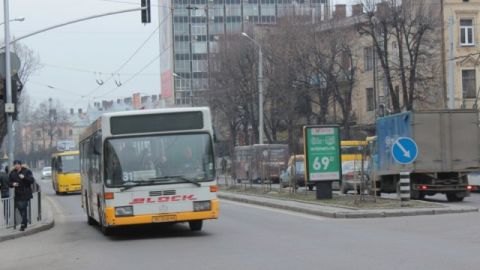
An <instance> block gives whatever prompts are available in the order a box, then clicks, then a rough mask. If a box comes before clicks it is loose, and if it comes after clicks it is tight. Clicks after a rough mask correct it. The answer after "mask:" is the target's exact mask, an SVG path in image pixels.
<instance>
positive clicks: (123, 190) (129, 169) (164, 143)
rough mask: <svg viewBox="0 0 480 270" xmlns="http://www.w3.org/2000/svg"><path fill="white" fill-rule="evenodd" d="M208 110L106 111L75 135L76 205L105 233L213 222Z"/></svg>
mask: <svg viewBox="0 0 480 270" xmlns="http://www.w3.org/2000/svg"><path fill="white" fill-rule="evenodd" d="M214 160H215V159H214V156H213V128H212V121H211V116H210V110H209V109H208V108H172V109H155V110H140V111H128V112H118V113H105V114H103V115H102V116H101V117H99V118H98V119H97V120H96V121H95V122H94V123H93V124H92V125H91V126H90V127H88V128H87V129H86V130H85V132H84V133H83V134H82V135H81V137H80V164H81V178H82V207H83V208H84V210H85V212H86V214H87V217H88V223H89V224H91V225H92V224H95V223H98V224H99V225H100V227H101V229H102V232H103V233H104V234H109V233H110V232H111V231H112V229H114V228H116V227H122V226H127V225H136V224H151V223H175V222H188V223H189V226H190V229H191V230H192V231H199V230H201V229H202V225H203V220H207V219H216V218H218V213H219V212H218V211H219V210H218V200H217V194H216V192H217V186H216V181H215V166H214Z"/></svg>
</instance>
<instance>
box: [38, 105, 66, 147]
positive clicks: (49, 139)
mask: <svg viewBox="0 0 480 270" xmlns="http://www.w3.org/2000/svg"><path fill="white" fill-rule="evenodd" d="M32 120H33V122H34V125H33V127H34V128H35V129H38V130H41V133H40V134H41V137H42V140H43V149H52V148H53V147H54V142H55V139H56V138H57V137H58V135H59V132H60V130H61V129H60V127H61V126H63V125H66V124H67V121H68V114H67V112H66V110H65V108H64V107H63V106H62V104H61V103H60V101H59V100H57V101H55V102H54V101H53V100H52V99H51V98H50V99H49V100H48V101H43V102H41V103H40V104H39V105H38V107H37V108H36V109H35V111H34V115H33V117H32Z"/></svg>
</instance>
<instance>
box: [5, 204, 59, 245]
mask: <svg viewBox="0 0 480 270" xmlns="http://www.w3.org/2000/svg"><path fill="white" fill-rule="evenodd" d="M46 202H47V200H42V203H43V205H46V204H45V203H46ZM44 211H45V214H46V220H44V221H42V222H40V223H37V224H35V225H33V226H35V227H33V228H31V229H28V228H27V230H25V231H23V232H21V231H17V230H15V231H13V232H12V234H7V235H0V242H3V241H7V240H13V239H17V238H20V237H24V236H29V235H33V234H36V233H39V232H43V231H47V230H50V229H51V228H53V227H54V226H55V219H54V218H53V212H52V209H51V205H50V202H48V206H47V207H45V210H44Z"/></svg>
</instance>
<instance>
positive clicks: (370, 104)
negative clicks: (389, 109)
mask: <svg viewBox="0 0 480 270" xmlns="http://www.w3.org/2000/svg"><path fill="white" fill-rule="evenodd" d="M373 110H375V96H374V95H373V88H367V112H371V111H373Z"/></svg>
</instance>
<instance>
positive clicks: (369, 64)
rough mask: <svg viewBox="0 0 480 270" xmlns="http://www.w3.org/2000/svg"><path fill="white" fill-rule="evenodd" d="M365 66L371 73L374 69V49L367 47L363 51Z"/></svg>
mask: <svg viewBox="0 0 480 270" xmlns="http://www.w3.org/2000/svg"><path fill="white" fill-rule="evenodd" d="M363 65H364V67H363V68H364V69H365V71H370V70H372V69H373V48H372V47H366V48H364V49H363Z"/></svg>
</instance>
